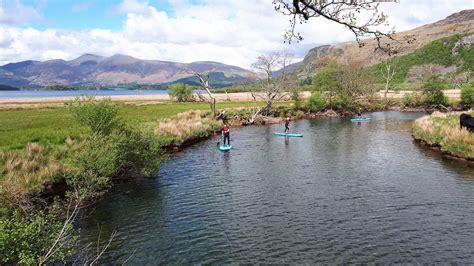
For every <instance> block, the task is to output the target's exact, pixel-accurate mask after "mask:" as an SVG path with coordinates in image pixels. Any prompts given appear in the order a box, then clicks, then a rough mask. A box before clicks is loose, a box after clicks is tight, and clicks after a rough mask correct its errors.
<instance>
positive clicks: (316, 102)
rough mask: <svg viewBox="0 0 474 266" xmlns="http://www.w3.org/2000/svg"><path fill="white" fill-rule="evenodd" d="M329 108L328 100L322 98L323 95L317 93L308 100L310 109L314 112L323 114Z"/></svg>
mask: <svg viewBox="0 0 474 266" xmlns="http://www.w3.org/2000/svg"><path fill="white" fill-rule="evenodd" d="M326 106H327V103H326V100H324V99H323V98H322V97H321V94H320V93H319V92H317V91H315V92H313V93H312V94H311V97H309V99H308V107H309V109H310V110H311V111H312V112H321V111H323V110H324V109H325V108H326Z"/></svg>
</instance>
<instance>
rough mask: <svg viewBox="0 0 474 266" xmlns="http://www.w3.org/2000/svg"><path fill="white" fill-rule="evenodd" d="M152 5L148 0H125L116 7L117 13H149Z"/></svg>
mask: <svg viewBox="0 0 474 266" xmlns="http://www.w3.org/2000/svg"><path fill="white" fill-rule="evenodd" d="M149 10H150V6H149V4H148V1H140V0H123V1H122V2H121V3H120V4H119V5H118V6H117V7H116V8H115V11H116V12H117V13H125V14H143V15H145V14H148V13H149Z"/></svg>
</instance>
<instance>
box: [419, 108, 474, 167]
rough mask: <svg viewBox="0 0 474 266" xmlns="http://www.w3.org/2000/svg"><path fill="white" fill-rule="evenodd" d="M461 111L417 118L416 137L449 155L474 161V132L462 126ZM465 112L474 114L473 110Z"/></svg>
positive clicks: (436, 113) (424, 143) (437, 113)
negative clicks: (460, 121) (460, 122)
mask: <svg viewBox="0 0 474 266" xmlns="http://www.w3.org/2000/svg"><path fill="white" fill-rule="evenodd" d="M461 113H463V112H451V113H439V112H435V113H433V114H431V115H429V116H424V117H421V118H419V119H417V120H416V121H415V122H414V124H413V131H412V132H413V137H414V139H415V140H416V141H418V142H420V143H422V144H423V145H427V146H430V147H434V148H436V149H439V150H440V151H441V152H442V153H443V154H444V155H445V156H447V157H451V158H456V159H461V160H466V161H470V162H474V134H473V133H471V132H469V131H467V130H466V129H464V128H463V129H461V128H460V126H459V115H460V114H461ZM465 113H469V114H471V115H473V114H474V112H473V111H472V110H471V111H469V112H465Z"/></svg>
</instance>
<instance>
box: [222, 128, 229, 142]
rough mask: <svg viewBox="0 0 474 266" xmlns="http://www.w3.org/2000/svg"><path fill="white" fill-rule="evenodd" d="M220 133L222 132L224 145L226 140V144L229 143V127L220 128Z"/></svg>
mask: <svg viewBox="0 0 474 266" xmlns="http://www.w3.org/2000/svg"><path fill="white" fill-rule="evenodd" d="M222 133H223V134H224V146H225V145H226V140H227V145H230V128H229V127H224V128H223V129H222Z"/></svg>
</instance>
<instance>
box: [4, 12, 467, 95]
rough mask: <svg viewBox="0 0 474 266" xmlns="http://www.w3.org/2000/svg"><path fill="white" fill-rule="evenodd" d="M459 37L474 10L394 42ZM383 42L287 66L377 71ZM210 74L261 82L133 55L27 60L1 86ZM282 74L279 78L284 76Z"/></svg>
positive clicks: (201, 65) (351, 45) (298, 72)
mask: <svg viewBox="0 0 474 266" xmlns="http://www.w3.org/2000/svg"><path fill="white" fill-rule="evenodd" d="M455 34H459V35H467V36H468V37H467V38H464V39H463V42H466V43H467V45H469V46H470V45H472V43H474V37H471V36H474V35H473V34H474V9H469V10H463V11H460V12H458V13H454V14H452V15H450V16H448V17H446V18H445V19H443V20H440V21H437V22H435V23H432V24H427V25H424V26H421V27H418V28H415V29H413V30H410V31H405V32H399V33H397V34H396V35H395V36H394V37H395V39H398V40H401V39H403V37H404V36H410V37H411V38H414V39H413V41H411V42H406V41H399V42H393V41H390V40H382V41H383V42H389V43H390V42H391V44H392V45H394V46H396V47H397V48H398V51H399V53H398V54H397V55H396V56H397V57H399V56H403V55H408V54H410V53H413V52H415V51H417V50H419V49H421V48H423V47H424V46H426V45H427V44H429V43H431V42H433V41H434V40H437V39H440V38H443V37H448V36H452V35H455ZM376 45H377V43H376V42H375V41H374V40H366V41H365V45H364V46H363V47H359V45H358V43H357V42H354V41H353V42H346V43H341V44H336V45H323V46H319V47H315V48H313V49H311V50H310V51H309V52H308V53H307V55H306V56H305V57H304V60H303V61H301V62H297V63H295V64H293V65H290V66H288V67H287V70H286V72H290V71H291V72H293V75H294V76H295V77H298V78H305V77H308V76H312V75H314V73H315V72H317V71H318V69H319V68H321V67H322V66H324V64H325V62H327V61H328V60H335V61H337V62H339V63H343V64H349V63H350V64H357V65H360V66H371V65H375V64H377V63H380V62H381V61H382V60H383V59H385V58H387V55H386V54H384V53H382V52H376V51H375V48H376ZM193 71H195V72H201V73H202V72H207V73H209V75H210V76H211V79H210V83H211V86H213V87H222V86H228V85H232V84H237V83H247V82H252V81H254V80H256V79H258V77H259V76H258V75H257V74H255V73H253V72H251V71H249V70H245V69H243V68H240V67H237V66H231V65H226V64H223V63H218V62H210V61H202V62H194V63H189V64H185V63H175V62H166V61H158V60H142V59H137V58H134V57H131V56H127V55H114V56H111V57H103V56H98V55H93V54H85V55H82V56H80V57H78V58H76V59H74V60H70V61H65V60H61V59H57V60H49V61H44V62H40V61H31V60H29V61H23V62H18V63H10V64H6V65H4V66H0V84H4V85H9V86H14V87H28V88H37V87H48V86H53V85H65V86H76V87H114V86H121V87H122V86H123V87H127V86H136V85H161V86H166V85H168V84H170V83H175V82H185V83H188V84H196V82H197V80H196V79H194V78H193V75H192V74H191V72H193ZM279 73H281V70H280V71H276V72H275V73H274V75H278V74H279Z"/></svg>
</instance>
